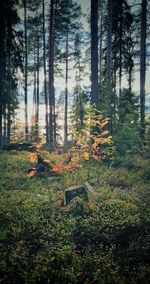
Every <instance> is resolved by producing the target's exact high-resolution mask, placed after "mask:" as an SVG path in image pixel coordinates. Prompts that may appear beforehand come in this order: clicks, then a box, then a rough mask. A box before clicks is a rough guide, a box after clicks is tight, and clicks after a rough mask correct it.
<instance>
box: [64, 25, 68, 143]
mask: <svg viewBox="0 0 150 284" xmlns="http://www.w3.org/2000/svg"><path fill="white" fill-rule="evenodd" d="M67 116H68V27H67V33H66V77H65V117H64V145H65V146H66V144H67V140H68V117H67Z"/></svg>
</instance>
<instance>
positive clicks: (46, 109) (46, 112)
mask: <svg viewBox="0 0 150 284" xmlns="http://www.w3.org/2000/svg"><path fill="white" fill-rule="evenodd" d="M42 4H43V13H42V15H43V62H44V66H43V67H44V97H45V129H46V142H47V143H48V136H49V135H48V131H49V124H48V93H47V79H46V39H45V0H43V2H42Z"/></svg>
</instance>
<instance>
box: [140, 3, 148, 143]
mask: <svg viewBox="0 0 150 284" xmlns="http://www.w3.org/2000/svg"><path fill="white" fill-rule="evenodd" d="M146 17H147V0H142V14H141V43H140V104H141V106H140V107H141V111H140V116H141V117H140V120H141V137H142V138H143V139H144V135H145V77H146Z"/></svg>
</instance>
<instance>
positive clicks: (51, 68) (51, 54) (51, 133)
mask: <svg viewBox="0 0 150 284" xmlns="http://www.w3.org/2000/svg"><path fill="white" fill-rule="evenodd" d="M53 103H54V0H51V4H50V28H49V146H50V148H53V147H54V129H53Z"/></svg>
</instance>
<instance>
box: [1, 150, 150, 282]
mask: <svg viewBox="0 0 150 284" xmlns="http://www.w3.org/2000/svg"><path fill="white" fill-rule="evenodd" d="M47 155H48V154H47ZM52 155H53V154H52ZM57 158H58V157H57ZM131 162H132V166H131V168H128V166H129V165H127V166H124V167H122V168H120V169H119V168H108V167H107V166H106V165H103V164H101V166H100V167H99V168H98V169H97V171H98V174H99V175H100V177H101V184H100V185H97V182H96V178H95V177H96V175H97V173H96V170H95V168H96V167H95V165H96V161H94V160H91V161H84V162H83V164H82V168H80V169H79V170H78V171H77V172H75V173H67V177H66V176H65V174H64V175H63V174H62V176H61V179H60V177H51V178H49V180H47V181H46V180H44V179H42V178H41V179H40V178H36V179H30V180H28V179H27V178H25V175H26V170H27V168H28V166H29V164H28V153H26V152H19V153H17V152H9V154H8V153H6V152H3V153H1V156H0V166H1V169H2V170H1V185H0V191H1V194H0V207H1V212H0V222H1V231H0V242H1V245H0V249H1V258H0V270H1V276H0V277H1V278H0V279H1V283H36V284H37V283H70V284H71V283H76V284H82V283H83V284H84V283H104V284H107V283H127V282H129V283H148V279H149V273H150V271H149V266H148V264H149V254H148V246H149V234H150V224H149V217H150V210H149V186H148V182H147V180H145V178H144V176H143V177H142V176H139V175H140V171H142V169H143V171H144V169H145V167H146V168H147V171H148V169H149V166H148V161H147V160H145V159H144V158H141V157H138V156H137V157H135V158H134V159H133V160H132V161H130V165H131ZM6 176H7V179H6ZM110 178H113V179H114V180H120V185H118V184H113V186H112V185H110ZM123 179H124V180H123ZM87 180H89V182H90V183H91V184H92V186H93V189H94V193H93V194H90V195H89V201H88V202H87V201H84V200H83V199H81V198H77V200H76V201H75V200H74V201H73V202H72V204H71V205H70V206H68V207H61V205H60V203H59V198H60V197H62V193H63V190H64V189H65V188H66V187H68V186H70V185H73V184H83V183H84V182H85V181H87ZM125 181H126V185H125V184H124V186H122V187H121V184H122V183H124V182H125ZM46 182H47V185H46ZM11 185H12V187H11Z"/></svg>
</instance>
